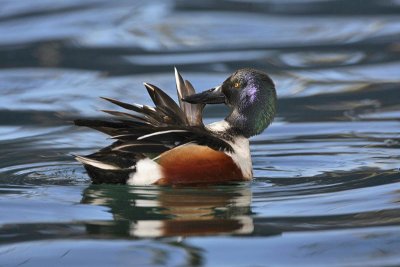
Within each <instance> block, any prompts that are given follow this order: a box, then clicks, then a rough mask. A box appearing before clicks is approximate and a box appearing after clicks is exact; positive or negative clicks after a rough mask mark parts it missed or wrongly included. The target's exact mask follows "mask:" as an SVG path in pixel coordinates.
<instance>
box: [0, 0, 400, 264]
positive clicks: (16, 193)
mask: <svg viewBox="0 0 400 267" xmlns="http://www.w3.org/2000/svg"><path fill="white" fill-rule="evenodd" d="M399 12H400V5H399V2H398V1H389V0H387V1H386V0H384V1H382V0H379V1H378V0H365V1H362V2H361V1H344V0H332V1H307V0H304V1H294V0H288V1H228V0H226V1H218V2H215V1H197V2H188V1H178V0H175V1H172V0H171V1H152V2H148V1H134V2H132V1H124V0H122V1H118V2H110V1H103V0H90V1H85V2H84V3H82V1H75V0H73V1H48V0H39V1H35V4H32V3H31V2H30V1H11V0H4V1H1V3H0V34H1V36H2V38H0V92H1V93H2V97H1V98H0V147H1V150H0V151H1V152H2V153H0V214H1V216H0V266H16V265H22V266H24V265H28V266H43V265H46V266H47V265H49V266H53V265H68V266H75V265H82V266H87V265H93V264H96V265H99V266H110V265H123V266H126V265H139V266H142V265H154V266H157V265H161V266H177V265H182V266H203V265H208V266H265V265H271V266H282V265H286V266H293V265H296V266H297V265H298V266H310V265H314V266H398V265H400V253H399V251H400V236H399V233H400V227H399V225H400V171H399V168H400V164H399V159H400V152H399V151H400V150H399V148H400V131H399V129H400V128H399V126H400V121H399V118H400V104H399V99H400V91H399V90H400V88H399V87H400V75H399V74H400V71H399V70H400V39H399V36H400V17H399V14H400V13H399ZM173 66H177V67H178V68H179V69H180V70H181V71H182V72H183V74H184V76H185V78H187V79H189V80H191V82H192V83H193V84H194V85H195V86H196V88H198V90H201V89H206V88H210V87H211V86H214V85H216V84H219V83H220V82H221V81H222V80H223V79H224V78H225V77H226V76H227V75H228V73H230V72H231V71H233V70H235V69H237V68H240V67H247V66H252V67H255V68H260V69H263V70H266V71H268V72H269V73H270V74H271V76H272V77H273V79H274V80H275V81H276V85H277V88H278V95H279V113H278V117H277V118H276V120H275V122H274V124H273V125H272V126H271V127H270V128H269V129H268V130H267V131H266V132H265V133H263V134H262V135H260V136H256V137H254V138H253V139H252V142H251V149H252V157H253V164H254V174H255V179H254V181H253V182H252V183H251V184H248V183H238V184H232V185H229V186H210V187H200V188H163V187H156V186H154V187H146V188H143V187H128V186H111V185H90V183H89V179H88V177H87V176H86V174H85V172H84V169H83V168H82V166H80V164H78V163H76V162H75V161H74V160H73V159H72V157H71V154H72V153H76V154H85V153H89V152H91V151H94V150H96V149H97V148H99V147H102V146H104V145H106V144H108V143H109V140H107V139H106V138H105V137H104V136H103V135H101V134H98V133H94V132H92V131H90V130H86V129H77V128H75V127H73V126H72V124H71V121H72V119H73V118H76V117H78V116H90V117H96V116H99V113H98V110H99V109H107V108H110V107H111V106H109V104H108V103H104V102H102V101H100V100H97V96H108V97H112V98H116V99H122V100H127V101H132V102H133V101H134V102H138V103H144V104H151V103H150V98H149V97H147V95H146V93H145V90H144V88H142V82H143V81H149V82H152V83H154V84H157V85H159V86H160V87H161V88H165V89H166V91H167V92H168V93H169V94H170V95H175V85H174V79H173V73H172V67H173ZM127 97H128V99H127ZM129 99H130V100H129ZM225 113H226V110H225V109H224V108H223V107H221V106H216V107H210V108H209V109H208V110H207V113H206V114H207V121H215V120H218V119H220V118H221V117H223V116H224V114H225Z"/></svg>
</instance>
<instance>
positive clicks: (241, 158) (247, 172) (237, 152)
mask: <svg viewBox="0 0 400 267" xmlns="http://www.w3.org/2000/svg"><path fill="white" fill-rule="evenodd" d="M206 127H207V128H208V129H209V130H210V131H213V132H225V131H227V130H228V129H229V128H230V127H231V126H230V125H229V123H228V122H227V121H225V120H223V121H218V122H214V123H211V124H209V125H207V126H206ZM225 141H226V142H227V143H228V144H230V145H231V147H232V148H233V153H232V152H226V154H227V155H229V156H230V157H231V158H232V159H233V161H234V162H235V163H236V165H237V166H239V168H240V170H241V171H242V174H243V177H244V178H245V179H247V180H250V179H252V178H253V164H252V162H251V155H250V144H249V139H247V138H245V137H236V138H235V139H234V140H233V141H228V140H225Z"/></svg>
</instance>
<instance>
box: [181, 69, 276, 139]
mask: <svg viewBox="0 0 400 267" xmlns="http://www.w3.org/2000/svg"><path fill="white" fill-rule="evenodd" d="M184 100H185V101H187V102H190V103H204V104H217V103H225V104H227V105H228V106H229V107H230V108H231V112H230V114H229V115H228V116H227V117H226V118H225V120H226V121H227V122H228V123H229V125H230V126H231V129H230V131H231V132H232V133H233V134H235V135H242V136H244V137H250V136H253V135H257V134H260V133H261V132H262V131H264V129H265V128H267V127H268V125H269V124H271V122H272V120H273V119H274V116H275V113H276V105H277V98H276V91H275V85H274V83H273V81H272V80H271V78H270V77H269V76H268V75H267V74H266V73H265V72H262V71H259V70H255V69H249V68H246V69H240V70H238V71H236V72H235V73H233V74H232V75H231V76H229V77H228V79H226V80H225V81H224V82H223V83H222V85H221V86H218V87H216V88H213V89H210V90H207V91H205V92H202V93H199V94H194V95H191V96H189V97H186V98H185V99H184Z"/></svg>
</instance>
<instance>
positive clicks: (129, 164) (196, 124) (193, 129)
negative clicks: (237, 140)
mask: <svg viewBox="0 0 400 267" xmlns="http://www.w3.org/2000/svg"><path fill="white" fill-rule="evenodd" d="M175 77H176V82H177V90H178V95H179V96H186V95H188V94H191V93H194V89H193V86H192V85H191V84H190V83H189V82H188V81H186V82H184V81H183V79H182V77H181V76H180V74H179V73H178V72H177V71H176V73H175ZM145 87H146V88H147V91H148V93H149V95H150V97H151V99H152V100H153V102H154V104H155V107H154V108H152V107H149V106H146V105H143V106H142V105H135V104H133V105H132V104H128V103H125V102H121V101H118V100H115V99H112V98H108V97H102V98H103V99H104V100H107V101H109V102H111V103H113V104H115V105H117V106H119V107H122V108H124V109H126V110H128V111H133V112H134V113H133V114H132V113H130V112H129V113H128V112H122V111H114V110H103V112H105V113H108V114H110V115H113V118H112V119H105V120H102V119H77V120H75V121H74V122H75V125H78V126H86V127H90V128H92V129H95V130H97V131H100V132H103V133H105V134H107V135H109V136H111V138H113V139H115V140H116V142H114V143H113V144H112V145H110V146H108V147H105V148H103V149H101V150H99V151H97V152H95V153H93V154H90V155H88V156H86V157H81V160H80V161H81V162H82V163H83V164H84V165H85V168H86V170H87V171H88V174H89V175H90V176H91V177H92V180H93V182H94V183H104V182H105V183H125V182H126V180H127V179H128V178H129V173H130V172H132V171H134V166H135V164H136V162H137V161H138V160H140V159H142V158H145V157H148V156H149V155H150V154H151V155H153V156H154V155H155V156H156V155H158V154H160V153H163V152H165V151H167V150H169V149H171V148H174V147H176V146H179V145H182V144H186V143H197V144H199V145H205V146H209V147H210V148H212V149H215V150H221V151H232V147H231V146H230V144H229V143H227V142H226V141H224V140H223V139H221V138H220V137H219V136H217V135H215V134H214V133H212V132H210V131H209V130H207V129H206V128H205V127H204V126H203V123H202V118H201V112H202V110H203V108H204V105H192V104H189V103H184V102H182V101H181V100H180V99H179V101H180V106H181V107H179V106H178V105H177V103H176V102H175V101H174V100H173V99H172V98H171V97H169V96H168V95H167V94H166V93H165V92H164V91H162V90H161V89H160V88H158V87H156V86H154V85H152V84H147V83H145ZM85 158H87V159H88V160H87V161H85ZM78 160H79V159H78ZM90 160H95V161H96V162H100V163H104V164H110V165H113V166H118V169H107V170H105V169H102V168H100V167H99V166H101V164H95V165H97V166H93V165H90Z"/></svg>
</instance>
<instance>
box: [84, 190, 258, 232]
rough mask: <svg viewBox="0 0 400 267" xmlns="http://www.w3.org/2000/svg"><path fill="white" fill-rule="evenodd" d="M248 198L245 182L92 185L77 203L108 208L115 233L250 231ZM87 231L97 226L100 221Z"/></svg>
mask: <svg viewBox="0 0 400 267" xmlns="http://www.w3.org/2000/svg"><path fill="white" fill-rule="evenodd" d="M251 197H252V195H251V190H250V187H249V185H246V184H238V185H230V186H217V187H207V188H204V187H203V188H163V187H150V188H139V187H129V186H110V185H92V186H90V187H88V188H87V189H86V190H85V191H84V197H83V199H82V202H83V203H87V204H94V205H101V206H107V207H109V208H110V209H111V212H112V214H113V217H114V222H113V223H112V224H113V225H114V227H117V228H118V232H120V233H124V234H128V235H130V236H135V237H166V236H191V235H216V234H250V233H252V232H253V230H254V226H253V220H252V217H251V216H250V215H251V210H250V204H251ZM106 225H108V227H106V228H108V231H109V230H110V229H109V223H106ZM106 225H105V226H106ZM88 230H89V231H95V232H96V233H99V231H100V232H101V231H102V229H101V226H100V225H99V224H96V226H93V227H89V228H88ZM103 230H106V229H103ZM115 230H117V229H114V231H115ZM106 231H107V230H106Z"/></svg>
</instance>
